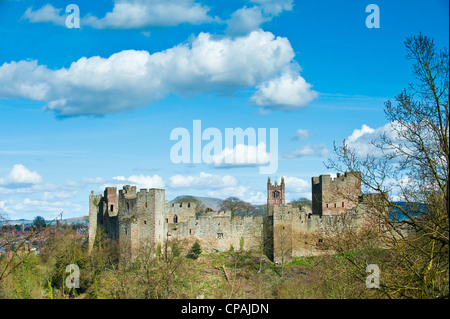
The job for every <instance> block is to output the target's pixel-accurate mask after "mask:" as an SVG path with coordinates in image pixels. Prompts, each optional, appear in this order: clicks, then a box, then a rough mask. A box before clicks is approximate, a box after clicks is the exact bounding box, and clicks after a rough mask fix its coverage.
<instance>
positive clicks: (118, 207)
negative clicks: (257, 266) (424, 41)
mask: <svg viewBox="0 0 450 319" xmlns="http://www.w3.org/2000/svg"><path fill="white" fill-rule="evenodd" d="M358 176H359V175H358V173H346V174H344V175H342V176H341V175H338V176H337V177H336V178H335V179H332V178H331V177H330V176H329V175H321V176H319V177H313V178H312V192H313V198H312V199H313V200H312V209H311V208H309V207H307V206H302V207H295V206H292V205H291V204H288V205H285V204H284V179H282V182H281V185H277V184H276V183H275V184H274V185H272V184H271V183H270V179H269V180H268V183H267V191H268V195H267V196H268V197H267V198H268V201H267V203H268V207H269V208H268V216H265V217H262V216H259V217H231V212H204V213H198V214H196V206H195V204H194V203H176V204H172V205H170V204H169V203H168V201H166V200H165V190H164V189H149V190H147V189H141V190H140V191H139V192H136V186H130V185H126V186H124V187H123V189H121V190H119V193H118V196H117V189H116V188H114V187H107V188H106V189H105V192H104V194H103V196H102V195H94V193H93V192H91V194H90V196H89V248H90V249H91V248H92V246H93V243H94V240H95V235H96V232H97V229H98V227H102V229H103V230H104V231H105V232H106V234H107V235H108V236H109V237H110V238H112V239H116V240H118V241H119V244H120V246H121V247H122V249H123V250H124V251H126V252H127V253H128V254H129V257H130V258H131V259H133V258H134V257H135V255H136V253H137V250H138V249H139V247H142V246H143V245H145V244H150V246H151V249H152V252H153V253H154V252H155V250H156V247H157V245H158V243H161V244H162V245H164V244H165V242H166V240H168V239H169V240H170V239H176V240H182V241H184V242H186V243H187V244H189V245H191V244H192V243H193V242H195V241H196V240H198V241H199V242H200V244H201V247H202V250H203V251H204V252H213V251H226V250H229V249H230V248H231V247H233V248H234V249H235V250H238V249H239V248H240V246H241V244H242V243H243V249H244V250H253V251H260V250H261V248H262V247H263V249H264V252H265V253H266V255H267V256H268V257H269V258H270V259H272V260H274V261H276V262H283V263H286V262H289V261H290V260H292V258H294V257H302V256H312V255H318V254H322V253H323V250H322V247H323V243H324V241H326V240H331V237H330V236H328V235H326V234H327V232H326V231H324V230H326V229H328V230H330V229H333V227H339V225H343V224H344V222H350V223H352V225H354V226H355V227H360V226H361V225H364V222H365V221H366V219H365V217H364V216H365V215H364V214H365V213H367V211H368V209H369V208H368V207H369V205H368V202H369V201H374V200H376V199H377V197H374V196H370V195H367V196H360V195H361V184H360V180H359V178H358ZM274 192H276V193H274ZM339 203H340V204H341V205H339ZM342 203H343V205H342ZM335 204H336V207H334V206H335ZM330 206H331V207H330ZM336 229H337V228H336ZM327 236H328V237H327Z"/></svg>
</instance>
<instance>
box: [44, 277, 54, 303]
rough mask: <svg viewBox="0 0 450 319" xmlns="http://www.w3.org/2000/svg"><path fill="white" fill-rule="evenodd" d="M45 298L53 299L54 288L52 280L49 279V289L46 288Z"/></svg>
mask: <svg viewBox="0 0 450 319" xmlns="http://www.w3.org/2000/svg"><path fill="white" fill-rule="evenodd" d="M45 298H46V299H53V288H52V284H51V283H50V281H47V289H46V290H45Z"/></svg>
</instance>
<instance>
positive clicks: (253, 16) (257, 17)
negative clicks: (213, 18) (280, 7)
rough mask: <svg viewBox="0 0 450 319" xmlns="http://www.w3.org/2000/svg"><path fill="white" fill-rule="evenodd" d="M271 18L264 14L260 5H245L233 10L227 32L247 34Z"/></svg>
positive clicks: (228, 21)
mask: <svg viewBox="0 0 450 319" xmlns="http://www.w3.org/2000/svg"><path fill="white" fill-rule="evenodd" d="M270 20H271V18H269V17H267V16H264V15H263V12H262V9H261V8H260V7H258V6H254V7H251V8H247V7H243V8H241V9H239V10H236V11H235V12H233V14H232V15H231V18H230V19H229V20H227V25H228V26H227V30H226V32H227V33H229V34H234V35H239V34H246V33H248V32H250V31H253V30H256V29H258V28H259V27H260V25H261V24H262V23H264V22H267V21H270Z"/></svg>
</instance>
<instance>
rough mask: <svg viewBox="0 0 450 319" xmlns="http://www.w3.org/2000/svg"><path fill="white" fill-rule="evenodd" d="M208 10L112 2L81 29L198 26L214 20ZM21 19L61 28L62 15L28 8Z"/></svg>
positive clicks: (160, 1) (182, 4) (174, 2)
mask: <svg viewBox="0 0 450 319" xmlns="http://www.w3.org/2000/svg"><path fill="white" fill-rule="evenodd" d="M208 11H209V8H208V7H206V6H203V5H201V4H199V3H197V2H194V1H193V0H171V1H164V0H115V1H114V6H113V9H112V11H110V12H107V13H106V14H105V16H104V17H102V18H99V17H96V16H93V15H91V14H88V15H86V16H84V17H82V19H81V23H80V24H81V26H83V27H84V26H90V27H93V28H97V29H106V28H108V29H143V28H148V27H161V26H176V25H179V24H183V23H189V24H201V23H206V22H212V21H214V20H215V19H214V18H212V17H210V16H209V15H208ZM23 19H27V20H29V21H30V22H33V23H37V22H50V23H53V24H55V25H60V26H65V20H66V13H65V11H64V10H63V9H59V8H55V7H53V6H52V5H51V4H46V5H44V6H43V7H41V8H39V9H36V10H33V8H31V7H30V8H28V9H27V10H26V11H25V13H24V15H23Z"/></svg>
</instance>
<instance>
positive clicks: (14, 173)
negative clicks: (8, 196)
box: [0, 164, 42, 186]
mask: <svg viewBox="0 0 450 319" xmlns="http://www.w3.org/2000/svg"><path fill="white" fill-rule="evenodd" d="M41 182H42V176H41V175H39V174H38V173H37V172H32V171H30V170H29V169H28V168H26V167H25V166H24V165H22V164H16V165H14V166H13V168H12V169H11V171H10V172H9V174H8V175H7V176H6V177H4V178H0V185H7V186H8V185H9V186H11V185H26V184H38V183H41Z"/></svg>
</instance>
